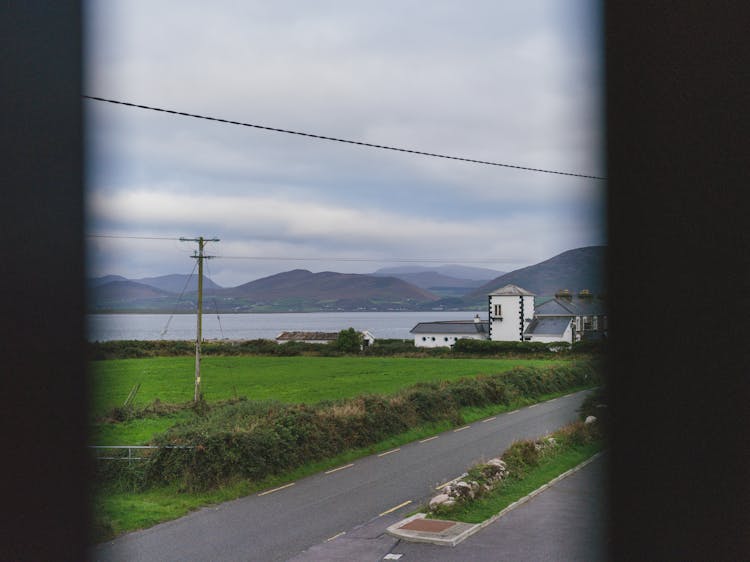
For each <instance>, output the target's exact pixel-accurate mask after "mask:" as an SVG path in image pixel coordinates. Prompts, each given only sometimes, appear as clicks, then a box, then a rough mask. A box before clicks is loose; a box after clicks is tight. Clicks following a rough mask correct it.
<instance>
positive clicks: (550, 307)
mask: <svg viewBox="0 0 750 562" xmlns="http://www.w3.org/2000/svg"><path fill="white" fill-rule="evenodd" d="M535 297H536V295H534V293H532V292H530V291H527V290H526V289H523V288H522V287H519V286H517V285H505V286H504V287H501V288H500V289H497V290H496V291H493V292H491V293H490V294H489V295H488V296H487V304H488V311H487V316H488V319H487V320H486V321H485V320H481V319H480V318H479V315H477V316H476V318H474V320H473V321H472V320H451V321H441V322H420V323H419V324H417V325H416V326H414V328H412V329H411V333H412V334H414V345H415V347H448V346H452V345H453V344H454V343H456V341H458V340H460V339H462V338H469V339H475V340H492V341H530V342H542V343H551V342H556V341H565V342H568V343H574V342H577V341H580V340H581V339H596V338H601V337H606V335H607V316H606V315H605V312H604V306H603V303H602V302H601V301H600V300H595V299H594V298H593V297H592V295H591V294H590V293H589V292H588V291H586V290H584V291H581V292H580V293H579V295H578V297H577V298H575V299H574V298H573V297H572V296H571V295H570V293H568V292H567V291H562V292H558V293H557V294H556V295H555V298H552V299H549V300H547V301H545V302H543V303H542V304H540V305H539V306H536V305H535Z"/></svg>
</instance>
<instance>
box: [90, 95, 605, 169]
mask: <svg viewBox="0 0 750 562" xmlns="http://www.w3.org/2000/svg"><path fill="white" fill-rule="evenodd" d="M81 97H83V98H86V99H90V100H95V101H102V102H106V103H113V104H117V105H124V106H127V107H135V108H138V109H148V110H149V111H159V112H161V113H170V114H172V115H181V116H183V117H193V118H195V119H204V120H206V121H216V122H218V123H226V124H228V125H239V126H241V127H251V128H253V129H262V130H265V131H273V132H276V133H286V134H289V135H298V136H302V137H309V138H314V139H320V140H327V141H334V142H342V143H346V144H356V145H359V146H366V147H369V148H380V149H382V150H393V151H396V152H407V153H409V154H418V155H420V156H431V157H433V158H444V159H446V160H458V161H461V162H469V163H471V164H484V165H487V166H499V167H502V168H513V169H516V170H524V171H527V172H539V173H543V174H557V175H561V176H574V177H577V178H587V179H592V180H606V179H607V178H606V177H602V176H591V175H586V174H576V173H573V172H560V171H558V170H546V169H543V168H529V167H527V166H517V165H514V164H503V163H500V162H490V161H487V160H476V159H473V158H462V157H459V156H448V155H446V154H435V153H432V152H423V151H421V150H413V149H408V148H398V147H395V146H387V145H382V144H372V143H369V142H361V141H354V140H349V139H340V138H336V137H328V136H325V135H316V134H313V133H303V132H300V131H290V130H288V129H279V128H277V127H269V126H266V125H257V124H254V123H243V122H242V121H232V120H230V119H221V118H219V117H209V116H207V115H198V114H196V113H186V112H184V111H175V110H173V109H164V108H162V107H153V106H149V105H141V104H137V103H130V102H126V101H120V100H112V99H107V98H99V97H96V96H87V95H82V96H81Z"/></svg>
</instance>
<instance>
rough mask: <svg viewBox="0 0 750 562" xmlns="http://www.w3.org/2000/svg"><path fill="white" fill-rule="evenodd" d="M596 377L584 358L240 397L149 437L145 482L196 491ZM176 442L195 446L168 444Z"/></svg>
mask: <svg viewBox="0 0 750 562" xmlns="http://www.w3.org/2000/svg"><path fill="white" fill-rule="evenodd" d="M598 382H599V370H598V368H597V365H596V363H595V362H593V361H590V360H586V361H578V362H576V363H575V364H572V365H569V366H568V365H564V366H553V367H545V368H536V367H516V368H515V369H512V370H510V371H508V372H505V373H498V374H493V375H480V376H477V377H474V378H463V379H459V380H457V381H452V382H451V381H444V382H440V383H437V382H434V383H420V384H417V385H415V386H412V387H409V388H408V389H405V390H403V391H401V392H399V393H397V394H395V395H392V396H379V395H365V396H360V397H357V398H354V399H349V400H339V401H327V402H323V403H319V404H317V405H312V406H311V405H304V404H295V405H283V404H278V403H270V402H264V403H261V402H255V401H244V402H239V403H236V404H231V405H227V406H223V407H221V408H216V407H214V408H211V410H210V411H209V412H208V413H207V414H206V415H205V416H203V417H202V418H199V419H196V420H191V421H189V422H185V423H183V424H180V425H177V426H174V427H173V428H171V429H170V430H168V431H167V432H166V433H164V434H162V435H160V436H158V437H157V438H156V439H155V440H154V444H156V445H160V446H162V448H160V449H158V450H156V451H155V452H154V454H153V455H152V456H151V457H150V458H149V460H148V461H145V463H144V464H145V477H144V482H146V483H147V484H155V483H166V482H171V481H179V482H181V483H182V485H183V486H184V487H185V488H187V489H190V490H202V489H207V488H211V487H214V486H217V485H219V484H221V483H222V482H224V481H226V480H227V479H229V478H231V477H242V478H250V479H253V480H257V479H261V478H264V477H266V476H269V475H273V474H279V473H282V472H284V471H287V470H289V469H292V468H296V467H297V466H299V465H300V464H303V463H305V462H310V461H317V460H321V459H324V458H328V457H331V456H334V455H336V454H339V453H341V452H343V451H345V450H347V449H352V448H360V447H366V446H369V445H372V444H374V443H376V442H378V441H381V440H383V439H385V438H387V437H390V436H393V435H396V434H398V433H402V432H404V431H406V430H408V429H410V428H412V427H415V426H418V425H420V424H423V423H427V422H434V421H442V420H449V421H450V422H452V423H454V424H458V423H462V420H461V415H460V410H461V408H463V407H467V406H485V405H490V404H509V403H510V402H511V401H512V400H514V399H518V398H529V399H534V398H537V397H539V396H541V395H542V394H546V393H551V392H555V391H561V390H565V389H572V388H575V387H580V386H583V385H592V384H596V383H598ZM174 445H189V446H192V447H193V448H192V449H177V448H167V447H166V446H174Z"/></svg>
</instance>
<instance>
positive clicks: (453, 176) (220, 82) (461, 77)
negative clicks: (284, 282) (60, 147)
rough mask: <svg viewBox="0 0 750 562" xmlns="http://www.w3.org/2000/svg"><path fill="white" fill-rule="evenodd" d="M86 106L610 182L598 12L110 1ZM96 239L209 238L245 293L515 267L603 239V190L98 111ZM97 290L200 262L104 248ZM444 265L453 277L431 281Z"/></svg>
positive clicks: (227, 279) (223, 273) (92, 42)
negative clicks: (340, 276) (114, 279)
mask: <svg viewBox="0 0 750 562" xmlns="http://www.w3.org/2000/svg"><path fill="white" fill-rule="evenodd" d="M86 6H87V10H86V16H87V21H86V25H87V45H86V55H87V56H86V61H87V66H86V70H87V79H86V86H85V92H84V93H85V94H87V95H92V96H99V97H105V98H113V99H119V100H124V101H128V102H132V103H138V104H144V105H151V106H158V107H164V108H169V109H175V110H178V111H185V112H190V113H199V114H204V115H210V116H215V117H221V118H226V119H231V120H236V121H243V122H249V123H256V124H261V125H268V126H272V127H278V128H285V129H292V130H297V131H305V132H311V133H317V134H322V135H328V136H334V137H342V138H347V139H353V140H359V141H364V142H369V143H374V144H385V145H392V146H397V147H404V148H413V149H417V150H421V151H426V152H435V153H441V154H449V155H455V156H461V157H468V158H474V159H480V160H490V161H495V162H502V163H509V164H515V165H520V166H528V167H534V168H546V169H553V170H561V171H568V172H575V173H581V174H590V175H597V176H604V175H606V170H605V167H604V161H603V156H602V154H603V147H602V143H603V138H604V137H603V128H602V118H601V117H602V105H601V104H602V84H603V82H602V80H603V76H602V44H601V38H600V13H599V11H598V3H597V2H592V1H583V0H580V1H579V0H565V1H561V0H548V1H526V2H516V1H506V2H500V1H497V0H494V1H467V0H461V1H442V0H432V1H430V2H424V1H404V0H398V1H395V0H393V1H392V0H379V1H377V2H374V1H351V0H350V1H316V2H309V1H308V2H305V1H283V0H279V1H274V2H270V1H257V2H251V1H245V2H220V1H214V2H208V3H207V2H192V1H184V0H181V1H179V2H177V1H172V2H163V1H155V0H147V1H136V0H126V1H114V0H107V1H97V2H89V3H88V4H86ZM85 109H86V112H87V119H88V121H87V159H88V161H87V166H88V176H87V177H88V185H87V212H88V225H87V230H88V233H89V234H106V235H123V236H157V237H158V236H164V237H180V236H186V237H195V236H200V235H203V236H211V237H218V238H221V242H219V243H217V244H212V245H209V246H208V248H207V252H208V253H210V254H212V255H217V256H233V257H284V258H292V257H305V258H316V259H319V258H331V257H340V258H367V259H374V260H383V261H381V262H358V261H274V260H248V259H215V260H211V261H210V263H209V273H210V276H211V277H212V278H213V279H214V280H215V281H216V282H218V283H219V284H221V285H224V286H233V285H238V284H240V283H244V282H247V281H250V280H252V279H256V278H258V277H262V276H265V275H269V274H273V273H278V272H280V271H286V270H289V269H295V268H305V269H310V270H312V271H326V270H328V271H341V272H352V273H367V272H371V271H374V270H376V269H378V268H379V267H385V266H393V265H399V264H394V263H390V262H388V261H387V260H392V259H395V258H420V259H435V260H445V263H455V262H456V261H458V260H463V261H464V262H469V261H472V260H476V261H477V262H481V263H475V264H473V265H477V266H480V267H489V268H492V269H499V270H503V271H510V270H512V269H515V268H518V267H523V266H526V265H530V264H533V263H537V262H539V261H541V260H544V259H547V258H550V257H552V256H554V255H556V254H558V253H560V252H563V251H565V250H569V249H572V248H577V247H581V246H588V245H594V244H603V243H605V242H606V241H605V238H604V236H605V233H604V223H603V220H604V216H603V207H602V206H603V202H604V195H605V182H603V181H600V180H591V179H582V178H575V177H566V176H560V175H549V174H541V173H533V172H526V171H519V170H512V169H508V168H498V167H494V166H481V165H475V164H469V163H463V162H456V161H450V160H441V159H435V158H429V157H425V156H415V155H409V154H404V153H397V152H391V151H383V150H377V149H370V148H364V147H358V146H353V145H346V144H341V143H333V142H329V141H317V140H312V139H309V138H304V137H297V136H292V135H285V134H281V133H274V132H267V131H261V130H258V129H250V128H246V127H237V126H231V125H226V124H220V123H214V122H208V121H201V120H196V119H191V118H186V117H176V116H173V115H167V114H162V113H155V112H150V111H145V110H141V109H132V108H126V107H122V106H116V105H112V104H106V103H102V102H97V101H85ZM88 243H89V251H90V254H89V256H90V258H89V262H88V263H89V275H90V276H99V275H104V274H119V275H124V276H126V277H129V278H138V277H146V276H153V275H161V274H168V273H190V271H191V270H192V268H193V265H194V263H193V262H194V260H192V259H190V258H189V256H190V255H191V254H192V252H193V250H194V249H195V247H196V245H195V244H190V243H186V242H179V241H174V240H130V239H104V238H90V239H88ZM422 265H434V264H422Z"/></svg>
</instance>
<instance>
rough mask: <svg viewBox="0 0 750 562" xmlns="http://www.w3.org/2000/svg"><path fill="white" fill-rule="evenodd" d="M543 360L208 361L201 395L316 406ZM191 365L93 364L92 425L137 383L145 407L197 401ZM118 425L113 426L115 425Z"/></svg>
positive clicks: (147, 424) (160, 423)
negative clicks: (157, 401) (325, 401)
mask: <svg viewBox="0 0 750 562" xmlns="http://www.w3.org/2000/svg"><path fill="white" fill-rule="evenodd" d="M559 362H561V361H559V360H556V361H550V360H545V359H432V358H403V357H387V358H381V357H257V356H235V357H204V358H203V361H202V364H201V374H202V377H201V378H202V381H201V382H202V390H203V393H204V396H205V398H206V400H207V401H208V402H209V403H210V402H212V401H216V400H225V399H228V398H233V397H235V395H236V396H245V397H247V398H248V399H252V400H266V399H273V400H278V401H280V402H287V403H292V402H305V403H316V402H319V401H321V400H335V399H339V398H349V397H353V396H357V395H359V394H364V393H374V394H390V393H393V392H396V391H398V390H399V389H401V388H404V387H407V386H410V385H413V384H415V383H417V382H423V381H441V380H452V379H457V378H460V377H463V376H475V375H478V374H490V373H498V372H502V371H506V370H508V369H510V368H512V367H515V366H520V365H534V366H541V365H551V364H554V363H559ZM194 376H195V364H194V360H193V359H192V358H190V357H154V358H147V359H116V360H109V361H96V362H92V363H91V364H90V378H91V393H92V406H91V409H90V412H91V415H92V417H93V418H94V419H96V418H100V417H102V416H103V415H105V414H106V413H107V412H108V411H110V410H111V409H112V408H113V407H115V406H119V405H122V403H123V401H124V400H125V398H126V397H127V396H128V393H129V392H130V389H131V388H132V387H133V385H135V384H137V383H141V389H140V391H139V393H138V395H137V397H136V399H135V405H136V406H144V405H146V404H148V403H150V402H152V401H153V400H154V399H156V398H159V399H160V400H161V401H162V402H166V403H174V404H178V403H185V402H189V401H190V400H192V398H193V381H194ZM186 415H189V413H187V412H181V413H179V414H175V415H174V416H169V417H163V418H147V419H141V420H134V421H131V422H128V423H121V424H97V428H96V432H95V438H96V439H97V443H96V444H102V445H115V444H129V445H132V444H138V443H142V442H144V441H145V440H148V439H149V438H150V436H151V435H153V434H155V433H158V432H160V431H164V430H165V429H167V428H168V427H170V426H171V425H173V424H174V423H176V422H177V421H179V420H181V419H185V416H186ZM115 425H116V426H117V427H114V426H115Z"/></svg>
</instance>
